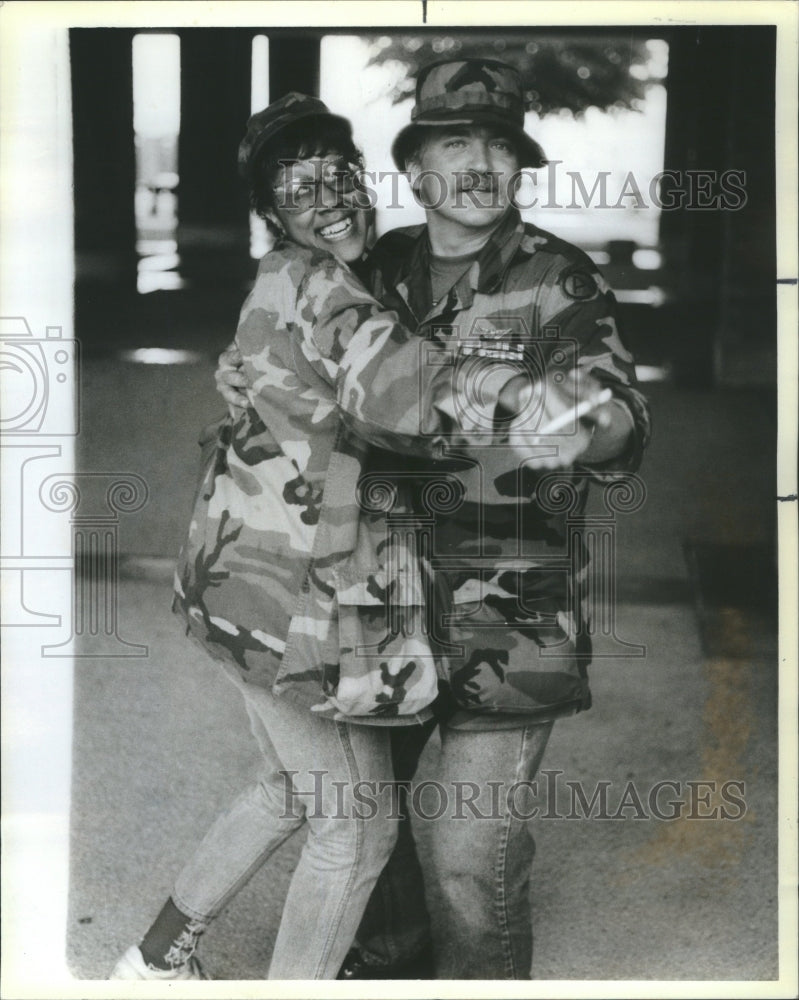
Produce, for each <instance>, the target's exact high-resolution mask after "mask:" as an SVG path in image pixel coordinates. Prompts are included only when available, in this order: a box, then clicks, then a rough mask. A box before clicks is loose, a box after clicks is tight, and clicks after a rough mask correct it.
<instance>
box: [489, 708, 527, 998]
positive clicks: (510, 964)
mask: <svg viewBox="0 0 799 1000" xmlns="http://www.w3.org/2000/svg"><path fill="white" fill-rule="evenodd" d="M528 733H529V727H525V728H524V729H522V730H521V734H522V740H521V747H520V750H519V756H518V758H517V762H516V771H517V775H516V776H517V778H518V770H519V764H520V763H521V761H523V760H524V753H525V747H526V743H527V738H528ZM512 822H513V816H512V814H511V811H510V809H508V810H507V811H506V814H505V817H504V818H503V823H502V833H501V835H500V839H499V852H498V856H497V865H496V875H497V878H496V885H497V899H496V910H497V916H498V921H499V929H500V934H501V940H502V951H503V953H504V958H505V973H506V975H507V976H508V978H510V979H515V978H516V963H515V962H514V958H513V946H512V943H511V940H512V938H511V933H510V917H509V914H508V900H507V895H506V893H505V869H506V866H507V857H508V842H509V841H510V830H511V824H512Z"/></svg>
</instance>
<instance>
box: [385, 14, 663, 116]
mask: <svg viewBox="0 0 799 1000" xmlns="http://www.w3.org/2000/svg"><path fill="white" fill-rule="evenodd" d="M512 30H513V29H508V32H506V33H503V35H502V36H501V37H499V36H492V35H486V34H477V33H474V32H454V31H450V32H448V33H440V32H432V31H428V32H425V33H424V34H419V33H417V34H396V35H392V36H389V35H373V36H368V38H367V40H368V41H369V42H370V44H371V46H372V57H371V59H370V65H374V64H386V63H389V62H391V61H394V62H396V63H399V64H401V65H402V66H404V67H405V75H404V76H402V77H401V78H400V79H399V81H398V82H397V83H396V85H395V86H394V87H393V88H392V90H391V97H392V100H393V102H394V103H395V104H396V103H398V102H399V101H402V100H405V99H406V98H408V97H411V96H412V95H413V91H414V79H415V77H416V74H417V73H418V71H419V70H420V69H422V68H423V67H425V66H427V65H429V64H430V63H433V62H437V61H439V60H442V59H456V58H459V57H474V56H477V57H483V58H485V57H488V56H490V57H492V58H496V59H502V60H503V61H504V62H508V63H510V64H511V65H513V66H515V67H516V68H517V69H518V70H519V71H520V73H521V76H522V82H523V85H524V87H525V90H526V92H527V97H528V109H529V110H531V111H535V112H536V113H537V114H538V115H540V116H544V115H549V114H553V113H558V112H561V111H563V110H566V111H570V112H571V113H572V114H574V115H580V114H582V113H583V112H584V111H585V110H586V109H587V108H589V107H597V108H600V109H601V110H608V109H609V108H612V107H624V108H635V107H636V106H637V102H638V101H640V100H641V99H643V97H644V95H645V93H646V88H647V86H648V82H647V81H648V79H649V70H648V68H647V63H648V62H649V59H650V52H649V50H648V48H647V45H646V40H645V39H644V38H642V37H640V36H636V35H628V36H622V35H614V36H608V35H587V34H584V35H575V34H568V35H566V34H562V35H552V34H541V35H539V34H536V37H535V38H531V35H530V32H528V31H523V32H522V31H520V32H519V33H518V34H517V35H513V34H510V32H511V31H512Z"/></svg>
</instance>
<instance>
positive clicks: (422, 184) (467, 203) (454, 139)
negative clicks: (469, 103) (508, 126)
mask: <svg viewBox="0 0 799 1000" xmlns="http://www.w3.org/2000/svg"><path fill="white" fill-rule="evenodd" d="M408 169H409V172H410V175H411V184H412V186H413V188H414V191H415V192H416V197H417V199H418V200H420V201H421V203H422V204H423V205H424V207H425V209H426V210H427V211H428V213H435V215H436V216H437V218H438V219H439V220H447V221H448V222H451V223H453V224H454V225H456V226H463V227H466V228H467V229H480V228H483V227H486V226H492V225H494V224H495V223H496V222H497V221H498V219H499V218H500V217H501V216H502V215H503V213H504V212H505V211H506V209H507V208H508V206H509V205H510V204H511V195H512V193H513V192H512V180H513V178H514V175H515V174H516V173H517V171H518V169H519V158H518V155H517V153H516V146H515V143H514V142H513V139H512V138H511V137H510V136H509V135H507V134H505V133H503V132H502V131H501V130H500V129H499V128H496V127H494V126H482V125H463V126H442V127H440V128H438V127H436V128H433V127H431V128H430V129H429V135H428V136H427V137H426V140H425V142H424V144H423V146H422V148H421V150H420V152H419V154H418V157H417V160H416V162H413V163H409V164H408Z"/></svg>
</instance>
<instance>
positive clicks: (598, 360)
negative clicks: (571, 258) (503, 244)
mask: <svg viewBox="0 0 799 1000" xmlns="http://www.w3.org/2000/svg"><path fill="white" fill-rule="evenodd" d="M540 323H541V325H542V326H544V325H547V326H553V327H557V328H558V330H559V334H560V337H561V339H562V340H565V341H566V342H568V341H572V342H573V344H574V350H575V353H576V356H575V364H576V366H577V367H578V368H580V369H582V370H585V371H587V372H590V373H591V375H593V376H594V378H596V379H597V380H598V381H599V382H600V383H601V384H602V385H603V386H604V387H607V388H609V389H611V390H612V392H613V395H614V397H615V399H616V400H618V401H619V402H620V403H621V404H622V405H624V406H625V407H626V408H627V410H628V412H629V414H630V416H631V418H632V422H633V433H632V435H631V438H630V442H629V444H628V446H627V448H626V449H625V451H624V452H623V453H622V454H621V455H619V456H617V457H616V458H614V459H611V460H610V461H609V462H606V463H604V464H603V465H601V466H600V465H594V466H591V471H592V472H594V473H595V475H596V476H597V478H599V479H607V478H612V476H613V474H614V473H619V472H633V471H635V469H637V468H638V466H639V465H640V464H641V458H642V455H643V451H644V449H645V448H646V446H647V444H648V443H649V438H650V435H651V419H650V414H649V405H648V403H647V401H646V398H645V397H644V396H643V395H642V393H641V392H640V391H639V390H638V388H637V379H636V376H635V365H634V363H633V356H632V354H630V352H629V351H628V350H627V348H626V346H625V345H624V342H623V341H622V338H621V335H620V333H619V328H618V320H617V316H616V297H615V295H614V294H613V292H612V291H611V289H610V287H609V285H608V284H607V282H606V281H605V279H604V278H603V276H602V275H601V274H600V272H599V271H598V270H597V269H596V267H595V266H594V264H593V262H591V261H590V260H589V259H588V258H586V260H585V262H584V263H574V262H570V264H569V265H568V266H566V267H563V268H561V269H560V270H559V272H558V273H557V275H556V278H555V280H551V281H549V282H547V288H546V291H545V293H544V296H543V298H542V301H541V303H540Z"/></svg>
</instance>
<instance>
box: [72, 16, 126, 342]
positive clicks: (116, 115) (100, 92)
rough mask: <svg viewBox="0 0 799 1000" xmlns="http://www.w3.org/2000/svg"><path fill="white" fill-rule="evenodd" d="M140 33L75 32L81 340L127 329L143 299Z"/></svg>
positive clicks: (78, 319)
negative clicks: (132, 308) (137, 135)
mask: <svg viewBox="0 0 799 1000" xmlns="http://www.w3.org/2000/svg"><path fill="white" fill-rule="evenodd" d="M133 34H134V33H133V31H129V30H126V29H121V28H113V29H103V28H73V29H71V30H70V32H69V47H70V72H71V79H72V120H73V129H74V143H73V149H74V154H73V155H74V182H75V197H74V201H75V270H76V274H75V283H76V289H75V310H76V317H75V320H76V331H77V334H78V337H79V338H83V337H85V336H86V334H87V332H89V331H91V330H93V329H96V328H97V326H98V324H101V325H103V326H104V327H105V328H106V329H107V327H108V324H109V322H111V321H113V324H114V326H115V327H118V326H119V324H120V323H121V324H124V323H125V317H126V315H127V314H128V313H129V309H127V308H126V306H127V304H129V303H130V301H131V300H132V299H133V297H134V296H135V294H136V223H135V217H134V206H133V199H134V191H135V186H136V164H135V153H134V144H133V67H132V52H131V41H132V38H133Z"/></svg>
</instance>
